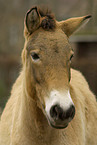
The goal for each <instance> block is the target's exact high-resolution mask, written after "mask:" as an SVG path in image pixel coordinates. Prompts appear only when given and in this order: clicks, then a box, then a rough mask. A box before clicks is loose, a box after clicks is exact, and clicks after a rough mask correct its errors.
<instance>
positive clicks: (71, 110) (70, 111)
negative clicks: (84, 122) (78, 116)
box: [66, 105, 75, 119]
mask: <svg viewBox="0 0 97 145" xmlns="http://www.w3.org/2000/svg"><path fill="white" fill-rule="evenodd" d="M74 115H75V107H74V105H71V106H70V108H69V109H68V110H67V112H66V118H67V119H68V118H69V117H70V118H72V119H73V117H74Z"/></svg>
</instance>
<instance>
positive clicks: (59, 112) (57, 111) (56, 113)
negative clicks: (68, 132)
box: [50, 105, 65, 120]
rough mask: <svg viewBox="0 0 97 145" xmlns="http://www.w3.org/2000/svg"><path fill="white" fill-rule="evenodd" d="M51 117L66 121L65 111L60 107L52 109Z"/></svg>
mask: <svg viewBox="0 0 97 145" xmlns="http://www.w3.org/2000/svg"><path fill="white" fill-rule="evenodd" d="M50 115H51V117H52V118H54V119H55V120H58V119H60V120H64V119H65V113H64V112H63V109H62V108H61V107H60V106H59V105H54V106H52V107H51V109H50Z"/></svg>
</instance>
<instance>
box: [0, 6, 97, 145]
mask: <svg viewBox="0 0 97 145" xmlns="http://www.w3.org/2000/svg"><path fill="white" fill-rule="evenodd" d="M89 18H90V16H84V17H77V18H71V19H68V20H65V21H61V22H58V21H56V20H55V18H54V16H53V15H52V14H51V12H49V11H46V12H44V11H42V10H40V9H39V8H38V7H33V8H32V9H30V10H29V11H28V12H27V14H26V18H25V28H24V34H25V45H24V49H23V52H22V62H23V68H22V71H21V73H20V75H19V77H18V79H17V80H16V82H15V84H14V86H13V88H12V92H11V97H10V99H9V101H8V103H7V104H6V107H5V109H4V112H3V114H2V116H1V122H0V145H97V103H96V99H95V96H94V95H93V94H92V92H91V91H90V89H89V86H88V84H87V82H86V80H85V78H84V77H83V76H82V75H81V73H80V72H78V71H76V70H73V69H70V62H71V58H72V56H73V54H74V52H73V50H72V48H71V46H70V44H69V42H68V37H69V36H70V35H71V34H72V33H73V32H74V31H75V30H76V29H77V28H78V27H79V26H80V25H81V24H82V23H83V22H84V21H85V20H86V19H89ZM71 120H72V121H71ZM63 128H64V129H63Z"/></svg>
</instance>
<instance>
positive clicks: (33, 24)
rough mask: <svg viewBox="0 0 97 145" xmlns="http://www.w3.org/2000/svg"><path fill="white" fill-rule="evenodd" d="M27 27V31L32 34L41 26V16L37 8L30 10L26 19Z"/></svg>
mask: <svg viewBox="0 0 97 145" xmlns="http://www.w3.org/2000/svg"><path fill="white" fill-rule="evenodd" d="M25 25H26V29H27V31H28V32H29V33H30V34H31V33H33V32H34V31H35V30H36V29H37V28H38V27H39V25H40V14H39V12H38V9H37V7H33V8H32V9H30V10H29V11H28V12H27V14H26V17H25Z"/></svg>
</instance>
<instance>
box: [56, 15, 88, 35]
mask: <svg viewBox="0 0 97 145" xmlns="http://www.w3.org/2000/svg"><path fill="white" fill-rule="evenodd" d="M90 17H91V15H87V16H83V17H75V18H70V19H67V20H65V21H61V22H58V26H59V27H60V28H61V29H62V30H63V31H64V33H65V34H66V35H67V36H68V37H69V36H70V35H71V34H72V33H73V32H75V31H76V30H77V29H78V28H79V27H80V26H81V25H82V24H83V23H84V22H86V20H89V18H90Z"/></svg>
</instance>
